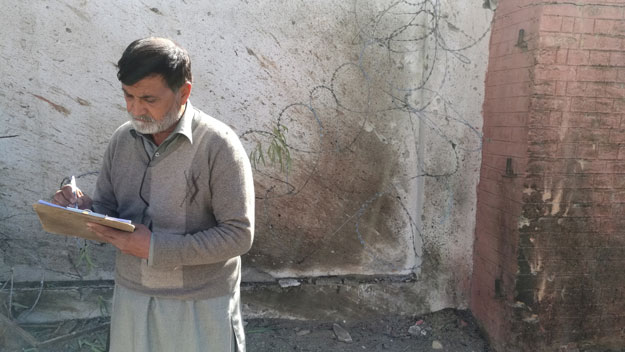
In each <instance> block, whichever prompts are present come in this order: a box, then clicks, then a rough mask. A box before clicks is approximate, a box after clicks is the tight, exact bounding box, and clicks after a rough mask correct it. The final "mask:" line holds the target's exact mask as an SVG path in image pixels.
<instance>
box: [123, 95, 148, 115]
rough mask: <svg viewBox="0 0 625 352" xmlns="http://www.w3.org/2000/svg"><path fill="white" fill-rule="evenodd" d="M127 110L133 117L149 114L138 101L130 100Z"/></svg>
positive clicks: (127, 103)
mask: <svg viewBox="0 0 625 352" xmlns="http://www.w3.org/2000/svg"><path fill="white" fill-rule="evenodd" d="M126 110H128V112H129V113H130V114H131V115H132V116H141V115H145V114H146V113H147V110H146V109H145V107H144V106H143V104H142V103H141V101H138V100H137V99H129V100H128V101H126Z"/></svg>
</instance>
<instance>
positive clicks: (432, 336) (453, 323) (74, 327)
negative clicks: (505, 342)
mask: <svg viewBox="0 0 625 352" xmlns="http://www.w3.org/2000/svg"><path fill="white" fill-rule="evenodd" d="M107 323H108V322H107V321H106V320H105V319H94V320H91V321H67V322H63V323H61V324H51V325H48V326H25V327H24V328H25V329H26V330H27V331H28V332H29V333H30V334H32V335H33V336H35V338H36V339H37V340H38V341H49V342H48V343H47V345H44V346H41V347H39V348H31V349H23V350H22V351H25V352H26V351H28V352H36V351H37V352H52V351H54V352H56V351H63V352H78V351H81V352H83V351H84V352H102V351H105V346H106V336H107V333H108V325H107ZM338 325H339V326H340V327H335V326H334V324H333V323H327V322H315V321H294V320H281V319H250V320H248V321H247V322H246V327H245V329H246V337H247V350H248V351H249V352H264V351H270V352H286V351H311V352H312V351H345V352H350V351H383V352H385V351H387V352H404V351H411V352H415V351H437V350H438V351H462V352H465V351H466V352H471V351H473V352H482V351H490V348H489V346H488V344H487V342H486V341H485V339H484V337H483V336H482V335H481V333H480V331H479V329H478V328H477V325H476V322H475V319H474V318H473V317H472V316H471V314H470V313H469V312H468V311H460V310H453V309H445V310H442V311H439V312H435V313H431V314H427V315H424V316H419V317H398V316H392V317H385V318H382V319H375V320H368V321H361V322H356V323H341V322H339V324H338ZM341 328H343V332H346V333H347V335H344V333H343V334H341V332H340V329H341ZM335 329H336V332H335ZM89 331H91V332H89ZM72 334H74V335H73V336H72ZM59 336H60V337H61V338H60V339H59ZM339 336H340V338H341V339H343V340H349V339H351V342H344V341H340V339H339ZM55 338H56V339H57V340H53V339H55Z"/></svg>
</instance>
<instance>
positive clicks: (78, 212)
mask: <svg viewBox="0 0 625 352" xmlns="http://www.w3.org/2000/svg"><path fill="white" fill-rule="evenodd" d="M33 208H34V209H35V212H37V215H38V216H39V221H40V222H41V226H42V227H43V229H44V231H46V232H50V233H54V234H57V235H66V236H75V237H81V238H85V239H88V240H94V241H102V240H101V239H99V238H98V237H96V235H94V234H93V232H91V231H89V230H88V229H87V223H88V222H93V223H96V224H100V225H104V226H108V227H112V228H115V229H118V230H122V231H126V232H133V231H134V230H135V225H133V224H132V222H131V221H130V220H125V219H118V218H114V217H111V216H107V215H104V214H99V213H95V212H92V211H90V210H83V209H76V208H67V207H63V206H60V205H56V204H53V203H50V202H46V201H44V200H40V201H39V202H37V203H35V204H33Z"/></svg>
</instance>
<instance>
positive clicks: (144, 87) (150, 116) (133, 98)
mask: <svg viewBox="0 0 625 352" xmlns="http://www.w3.org/2000/svg"><path fill="white" fill-rule="evenodd" d="M122 90H123V91H124V98H125V99H126V110H128V115H129V117H130V121H131V122H132V124H133V126H134V127H135V129H136V130H137V131H139V132H140V133H144V134H154V133H159V132H163V131H166V130H167V129H169V128H170V127H172V126H173V125H174V124H175V123H176V122H177V121H178V118H179V117H180V108H181V90H178V91H177V92H174V91H172V90H171V88H169V86H168V85H167V83H166V82H165V80H164V79H163V77H162V76H161V75H152V76H148V77H145V78H143V79H142V80H140V81H139V82H137V83H135V84H133V85H131V86H127V85H125V84H122Z"/></svg>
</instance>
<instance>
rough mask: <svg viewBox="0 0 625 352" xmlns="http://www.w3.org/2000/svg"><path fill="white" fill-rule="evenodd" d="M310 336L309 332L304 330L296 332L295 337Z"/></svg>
mask: <svg viewBox="0 0 625 352" xmlns="http://www.w3.org/2000/svg"><path fill="white" fill-rule="evenodd" d="M308 334H310V330H307V329H304V330H300V331H298V332H297V336H304V335H308Z"/></svg>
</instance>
